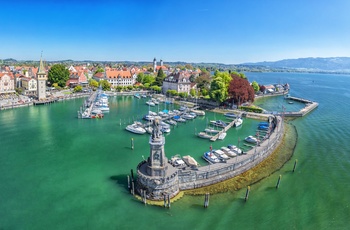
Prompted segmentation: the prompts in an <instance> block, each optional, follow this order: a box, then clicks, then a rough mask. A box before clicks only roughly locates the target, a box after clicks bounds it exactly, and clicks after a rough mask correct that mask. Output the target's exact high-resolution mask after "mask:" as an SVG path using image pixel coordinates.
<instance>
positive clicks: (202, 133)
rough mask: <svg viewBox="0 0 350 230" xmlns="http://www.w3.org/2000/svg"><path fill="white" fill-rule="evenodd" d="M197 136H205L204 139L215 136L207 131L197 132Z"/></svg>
mask: <svg viewBox="0 0 350 230" xmlns="http://www.w3.org/2000/svg"><path fill="white" fill-rule="evenodd" d="M197 136H198V137H200V138H204V139H210V138H212V137H213V136H212V135H210V134H208V133H206V132H199V133H198V134H197Z"/></svg>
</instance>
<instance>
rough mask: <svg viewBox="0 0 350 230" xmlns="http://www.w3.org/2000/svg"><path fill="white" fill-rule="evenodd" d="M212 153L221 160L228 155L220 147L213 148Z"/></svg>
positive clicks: (225, 158)
mask: <svg viewBox="0 0 350 230" xmlns="http://www.w3.org/2000/svg"><path fill="white" fill-rule="evenodd" d="M213 152H214V154H215V155H216V156H217V157H218V158H219V159H221V160H228V159H229V157H228V156H227V155H226V154H225V153H224V152H223V151H222V150H220V149H218V150H213Z"/></svg>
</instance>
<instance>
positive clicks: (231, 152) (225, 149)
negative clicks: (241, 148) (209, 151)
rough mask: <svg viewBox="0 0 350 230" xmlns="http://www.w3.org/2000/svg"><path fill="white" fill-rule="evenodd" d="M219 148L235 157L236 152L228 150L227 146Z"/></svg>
mask: <svg viewBox="0 0 350 230" xmlns="http://www.w3.org/2000/svg"><path fill="white" fill-rule="evenodd" d="M221 150H222V151H223V152H224V153H225V154H226V155H227V156H229V157H236V156H237V154H236V153H235V152H233V151H232V150H230V149H229V148H227V147H224V146H223V147H221Z"/></svg>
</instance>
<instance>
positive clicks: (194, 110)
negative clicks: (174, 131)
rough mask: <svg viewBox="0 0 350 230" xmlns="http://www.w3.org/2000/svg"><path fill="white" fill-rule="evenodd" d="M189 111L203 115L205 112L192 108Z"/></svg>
mask: <svg viewBox="0 0 350 230" xmlns="http://www.w3.org/2000/svg"><path fill="white" fill-rule="evenodd" d="M191 111H192V112H194V113H195V114H197V116H205V112H204V111H203V110H196V109H192V110H191Z"/></svg>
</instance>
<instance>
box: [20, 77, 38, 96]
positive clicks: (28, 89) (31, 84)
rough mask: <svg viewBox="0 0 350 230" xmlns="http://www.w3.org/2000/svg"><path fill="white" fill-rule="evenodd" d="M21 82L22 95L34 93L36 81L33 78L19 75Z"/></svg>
mask: <svg viewBox="0 0 350 230" xmlns="http://www.w3.org/2000/svg"><path fill="white" fill-rule="evenodd" d="M21 83H22V88H23V89H24V92H23V94H24V95H36V92H37V90H38V88H37V81H36V80H35V79H34V78H28V77H21Z"/></svg>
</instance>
